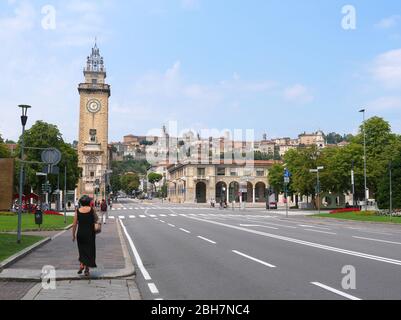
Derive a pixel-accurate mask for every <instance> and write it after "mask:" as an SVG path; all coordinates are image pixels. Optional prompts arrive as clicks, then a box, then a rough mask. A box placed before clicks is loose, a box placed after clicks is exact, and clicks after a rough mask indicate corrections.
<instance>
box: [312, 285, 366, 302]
mask: <svg viewBox="0 0 401 320" xmlns="http://www.w3.org/2000/svg"><path fill="white" fill-rule="evenodd" d="M311 284H313V285H315V286H318V287H320V288H322V289H326V290H328V291H330V292H333V293H335V294H338V295H339V296H342V297H344V298H347V299H349V300H362V299H359V298H357V297H355V296H352V295H350V294H348V293H345V292H342V291H340V290H337V289H334V288H331V287H329V286H326V285H325V284H322V283H320V282H311Z"/></svg>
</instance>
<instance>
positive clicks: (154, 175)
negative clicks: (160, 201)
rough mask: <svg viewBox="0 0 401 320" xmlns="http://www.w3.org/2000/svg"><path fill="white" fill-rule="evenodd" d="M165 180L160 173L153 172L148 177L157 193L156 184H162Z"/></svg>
mask: <svg viewBox="0 0 401 320" xmlns="http://www.w3.org/2000/svg"><path fill="white" fill-rule="evenodd" d="M162 179H163V176H162V175H161V174H159V173H156V172H152V173H149V175H148V181H149V183H150V184H151V185H153V190H155V191H156V183H157V182H160V181H161V180H162Z"/></svg>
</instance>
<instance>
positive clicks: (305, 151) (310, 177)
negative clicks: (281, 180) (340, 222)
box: [284, 146, 320, 198]
mask: <svg viewBox="0 0 401 320" xmlns="http://www.w3.org/2000/svg"><path fill="white" fill-rule="evenodd" d="M319 156H320V150H319V149H318V148H317V146H312V147H308V148H299V149H292V150H289V151H288V152H287V153H286V154H285V156H284V162H285V164H286V166H287V168H288V169H289V171H290V172H291V174H292V177H291V188H292V190H293V191H294V192H296V193H298V194H300V195H301V196H303V195H305V196H310V195H312V197H313V198H314V196H315V191H316V190H315V188H316V175H315V174H312V173H310V171H309V170H310V169H316V167H317V166H318V165H320V164H319Z"/></svg>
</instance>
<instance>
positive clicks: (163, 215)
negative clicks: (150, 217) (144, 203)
mask: <svg viewBox="0 0 401 320" xmlns="http://www.w3.org/2000/svg"><path fill="white" fill-rule="evenodd" d="M159 217H167V216H166V215H165V214H159Z"/></svg>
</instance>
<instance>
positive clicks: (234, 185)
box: [229, 181, 239, 203]
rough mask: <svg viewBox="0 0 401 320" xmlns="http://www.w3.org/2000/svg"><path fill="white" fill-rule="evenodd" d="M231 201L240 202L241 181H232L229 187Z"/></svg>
mask: <svg viewBox="0 0 401 320" xmlns="http://www.w3.org/2000/svg"><path fill="white" fill-rule="evenodd" d="M229 194H230V202H233V201H235V202H237V203H238V202H239V183H238V182H236V181H234V182H231V183H230V187H229Z"/></svg>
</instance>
